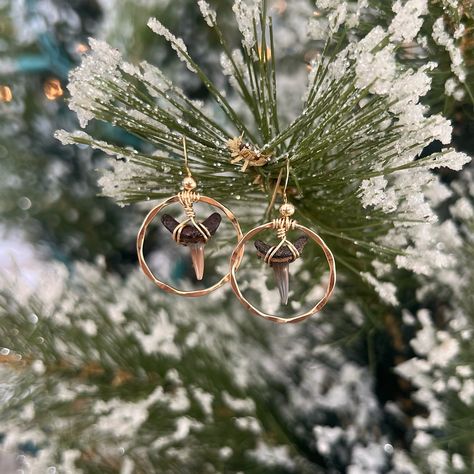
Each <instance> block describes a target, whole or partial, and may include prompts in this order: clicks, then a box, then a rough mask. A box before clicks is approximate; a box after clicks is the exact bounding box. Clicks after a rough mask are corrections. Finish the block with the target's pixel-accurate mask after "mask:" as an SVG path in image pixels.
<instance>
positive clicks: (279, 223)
mask: <svg viewBox="0 0 474 474" xmlns="http://www.w3.org/2000/svg"><path fill="white" fill-rule="evenodd" d="M295 226H296V221H295V220H294V219H290V218H289V217H280V218H278V219H273V221H272V228H273V229H275V230H276V231H277V237H278V238H279V239H280V242H279V243H278V245H274V246H273V247H270V248H269V249H268V251H267V253H266V254H265V257H264V258H263V261H264V262H265V263H266V264H267V265H270V264H271V261H272V258H273V257H274V255H275V254H276V253H277V252H278V250H280V249H281V248H282V247H283V245H286V246H287V247H288V249H289V250H290V252H291V253H292V254H293V258H294V259H295V260H296V259H297V258H298V257H299V256H300V253H299V251H298V249H297V248H296V247H295V246H294V245H293V243H292V242H290V241H289V240H288V239H287V238H286V233H287V232H288V231H289V230H293V229H294V228H295Z"/></svg>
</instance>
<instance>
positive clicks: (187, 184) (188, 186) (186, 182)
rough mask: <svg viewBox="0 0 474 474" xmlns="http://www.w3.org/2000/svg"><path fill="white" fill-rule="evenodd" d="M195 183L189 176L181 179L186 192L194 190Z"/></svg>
mask: <svg viewBox="0 0 474 474" xmlns="http://www.w3.org/2000/svg"><path fill="white" fill-rule="evenodd" d="M196 186H197V184H196V181H194V178H192V177H191V176H186V178H184V179H183V188H184V189H185V190H186V191H192V190H193V189H196Z"/></svg>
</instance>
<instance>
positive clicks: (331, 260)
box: [230, 222, 336, 324]
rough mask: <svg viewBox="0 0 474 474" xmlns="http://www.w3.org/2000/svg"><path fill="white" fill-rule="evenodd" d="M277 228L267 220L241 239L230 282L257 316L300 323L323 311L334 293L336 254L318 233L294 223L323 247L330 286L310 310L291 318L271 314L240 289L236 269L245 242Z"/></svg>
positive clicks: (232, 263)
mask: <svg viewBox="0 0 474 474" xmlns="http://www.w3.org/2000/svg"><path fill="white" fill-rule="evenodd" d="M274 228H275V223H274V222H267V223H266V224H262V225H260V226H258V227H255V228H254V229H252V230H250V231H249V232H247V233H246V234H245V235H244V236H243V237H242V238H241V239H240V240H239V243H238V244H237V246H236V247H235V248H234V251H233V252H232V255H231V257H230V284H231V286H232V290H233V291H234V293H235V295H236V296H237V298H238V300H239V301H240V302H241V303H242V305H243V306H244V307H245V308H246V309H248V310H249V311H250V312H251V313H252V314H254V315H255V316H260V317H262V318H264V319H266V320H268V321H272V322H274V323H279V324H290V323H299V322H301V321H304V320H305V319H307V318H309V317H310V316H312V315H313V314H316V313H318V312H319V311H321V309H322V308H323V307H324V306H325V305H326V303H327V302H328V300H329V298H330V297H331V295H332V292H333V291H334V286H335V285H336V264H335V262H334V256H333V254H332V252H331V250H330V249H329V247H328V246H327V245H326V243H325V242H324V240H323V239H322V238H321V237H320V236H319V235H318V234H316V232H313V231H312V230H311V229H308V228H307V227H305V226H302V225H300V224H297V223H296V222H295V223H294V224H293V229H298V230H300V231H302V232H304V233H305V234H306V235H307V236H308V237H309V238H310V239H311V240H313V241H314V242H316V243H317V244H318V245H319V246H320V247H321V249H322V250H323V252H324V255H325V257H326V260H327V262H328V265H329V282H328V286H327V288H326V292H325V293H324V296H323V297H322V298H321V299H320V300H319V301H318V302H317V303H316V304H315V305H314V306H313V307H312V308H311V309H309V310H308V311H306V312H305V313H303V314H300V315H297V316H293V317H291V318H282V317H280V316H274V315H271V314H267V313H264V312H263V311H260V310H259V309H258V308H256V307H255V306H253V305H252V304H251V303H250V302H249V301H248V300H247V299H246V298H245V297H244V296H243V295H242V292H241V291H240V288H239V285H238V283H237V279H236V276H235V274H236V271H237V270H238V268H239V266H240V263H241V261H242V257H243V253H244V248H245V244H246V243H247V242H248V241H249V240H250V239H251V238H252V237H254V236H255V235H257V234H259V233H260V232H262V231H264V230H266V229H274Z"/></svg>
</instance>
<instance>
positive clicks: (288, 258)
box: [254, 235, 308, 266]
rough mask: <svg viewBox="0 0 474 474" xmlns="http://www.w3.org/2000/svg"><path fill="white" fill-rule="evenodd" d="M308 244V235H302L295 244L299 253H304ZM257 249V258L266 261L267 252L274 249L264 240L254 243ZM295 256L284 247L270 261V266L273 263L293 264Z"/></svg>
mask: <svg viewBox="0 0 474 474" xmlns="http://www.w3.org/2000/svg"><path fill="white" fill-rule="evenodd" d="M307 242H308V237H307V236H306V235H302V236H300V237H298V238H297V239H296V241H295V243H294V244H293V245H294V246H295V247H296V250H298V252H299V253H301V252H302V250H303V248H304V246H305V245H306V244H307ZM254 245H255V248H256V249H257V256H258V258H261V259H264V258H265V255H266V254H267V252H268V251H269V250H270V248H271V247H272V246H271V245H269V244H267V243H265V242H263V241H262V240H256V241H255V242H254ZM295 260H296V259H295V256H294V255H293V253H292V252H291V251H290V249H289V248H288V246H287V245H283V246H282V247H281V248H280V249H279V250H278V251H277V252H276V254H275V255H273V257H272V258H271V260H270V266H272V263H291V262H294V261H295Z"/></svg>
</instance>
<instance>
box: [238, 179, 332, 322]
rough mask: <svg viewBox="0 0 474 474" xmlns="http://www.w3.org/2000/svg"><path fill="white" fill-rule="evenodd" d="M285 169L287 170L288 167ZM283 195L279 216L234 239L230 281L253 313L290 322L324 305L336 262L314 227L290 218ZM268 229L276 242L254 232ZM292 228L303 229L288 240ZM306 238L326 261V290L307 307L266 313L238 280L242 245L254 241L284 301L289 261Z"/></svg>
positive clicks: (297, 320) (314, 312) (330, 290)
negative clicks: (290, 312)
mask: <svg viewBox="0 0 474 474" xmlns="http://www.w3.org/2000/svg"><path fill="white" fill-rule="evenodd" d="M287 173H288V174H289V171H288V172H287ZM285 189H286V184H285ZM283 198H284V203H283V205H282V206H281V207H280V217H279V218H277V219H273V220H272V221H270V222H266V223H265V224H261V225H259V226H257V227H254V228H253V229H250V230H249V231H248V232H247V233H246V234H245V235H244V236H243V237H242V238H241V239H240V240H239V242H238V243H237V245H236V247H235V248H234V251H233V252H232V255H231V257H230V285H231V287H232V290H233V292H234V294H235V296H236V297H237V299H238V300H239V301H240V303H241V304H242V306H243V307H244V308H245V309H247V310H248V311H249V312H250V313H252V314H253V315H255V316H258V317H260V318H263V319H266V320H267V321H271V322H273V323H278V324H289V323H299V322H301V321H304V320H305V319H308V318H309V317H310V316H312V315H313V314H316V313H318V312H319V311H321V309H322V308H323V307H324V306H325V305H326V303H327V302H328V300H329V298H330V297H331V295H332V293H333V291H334V287H335V285H336V265H335V263H334V256H333V254H332V252H331V250H330V249H329V247H328V246H327V245H326V243H325V242H324V240H323V239H322V238H321V237H320V236H319V235H318V234H317V233H316V232H314V231H313V230H311V229H309V228H308V227H306V226H303V225H301V224H298V222H296V220H294V219H292V217H291V216H292V215H293V214H294V212H295V208H294V206H293V205H292V204H290V203H288V202H287V198H286V192H285V191H284V193H283ZM267 230H274V231H275V232H276V235H277V238H278V239H279V242H278V243H277V245H270V244H268V243H266V242H264V241H262V240H256V239H255V236H256V235H258V234H259V233H260V232H264V231H267ZM293 230H297V231H300V232H302V233H303V235H301V236H300V237H298V238H297V239H296V240H295V241H294V242H292V241H291V240H289V239H288V237H287V233H288V232H290V231H293ZM309 240H311V241H312V242H313V243H315V244H316V245H317V246H319V247H320V248H321V250H322V251H323V253H324V256H325V257H326V261H327V263H328V265H329V278H328V280H327V286H326V291H325V292H324V295H323V297H322V298H321V299H320V300H319V301H317V302H316V303H314V305H313V306H312V307H311V308H310V309H308V310H307V311H305V312H303V313H301V314H297V315H294V316H290V317H283V316H277V315H274V314H269V313H266V312H265V311H262V310H261V309H259V308H257V307H256V306H254V305H253V304H252V303H251V302H250V301H249V300H248V299H247V298H246V297H245V296H244V293H243V291H242V289H241V287H240V284H239V282H238V280H237V271H238V269H239V265H240V262H241V260H242V252H244V249H245V245H246V244H247V243H249V242H251V241H253V243H254V246H255V248H256V250H257V257H258V258H260V259H261V260H263V261H264V262H265V263H266V264H267V265H268V266H270V267H271V268H272V269H273V272H274V274H275V279H276V285H277V287H278V291H279V293H280V299H281V303H282V304H284V305H286V304H287V302H288V291H289V286H290V285H289V275H290V272H289V268H290V264H291V263H293V262H294V261H295V260H297V259H298V258H299V257H300V255H301V252H302V251H303V249H304V247H305V245H306V244H307V243H308V242H309Z"/></svg>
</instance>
